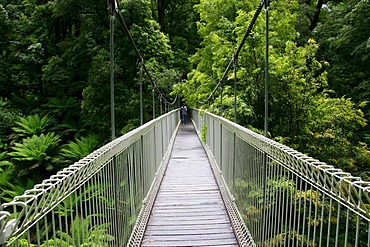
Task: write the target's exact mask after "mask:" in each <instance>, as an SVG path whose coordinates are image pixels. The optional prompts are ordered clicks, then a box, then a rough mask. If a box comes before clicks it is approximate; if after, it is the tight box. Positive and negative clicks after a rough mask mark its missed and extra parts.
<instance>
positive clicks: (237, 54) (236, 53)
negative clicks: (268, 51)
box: [199, 0, 268, 104]
mask: <svg viewBox="0 0 370 247" xmlns="http://www.w3.org/2000/svg"><path fill="white" fill-rule="evenodd" d="M266 1H268V0H266ZM264 4H265V0H261V1H260V2H259V4H258V7H257V9H256V11H255V12H254V15H253V17H252V20H251V22H250V23H249V25H248V27H247V30H246V31H245V32H244V35H243V38H242V40H241V41H240V44H239V46H238V48H237V49H236V51H235V53H234V54H233V56H232V58H231V60H230V62H229V64H228V65H227V67H226V69H225V71H224V73H223V74H222V77H221V79H220V80H219V82H218V83H217V85H216V86H215V88H214V89H213V91H212V92H211V94H210V95H209V96H208V98H207V99H206V100H205V101H204V102H201V101H199V103H201V104H205V103H206V102H208V101H209V100H210V99H211V97H212V96H213V94H214V93H215V92H216V90H217V89H218V88H219V87H220V85H221V84H222V82H223V81H224V79H225V78H226V75H227V73H228V72H229V71H230V69H231V66H232V65H233V63H234V59H237V57H238V56H239V53H240V51H241V49H242V48H243V46H244V44H245V42H246V40H247V38H248V36H249V34H250V32H251V31H252V28H253V26H254V24H255V23H256V21H257V18H258V16H259V14H260V13H261V11H262V9H263V6H264Z"/></svg>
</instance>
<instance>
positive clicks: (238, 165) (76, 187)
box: [0, 0, 370, 247]
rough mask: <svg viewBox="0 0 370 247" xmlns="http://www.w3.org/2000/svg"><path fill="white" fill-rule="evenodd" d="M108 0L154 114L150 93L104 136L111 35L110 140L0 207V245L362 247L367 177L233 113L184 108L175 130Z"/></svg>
mask: <svg viewBox="0 0 370 247" xmlns="http://www.w3.org/2000/svg"><path fill="white" fill-rule="evenodd" d="M109 2H110V14H111V31H112V32H111V34H112V33H113V30H114V18H115V16H116V15H118V16H119V20H120V23H121V24H122V26H123V28H124V30H125V32H126V33H127V35H128V37H129V40H130V42H131V44H132V46H133V48H134V50H135V52H136V54H137V56H138V58H139V61H140V63H139V64H140V77H142V73H144V72H145V73H147V75H148V77H149V79H150V81H151V83H152V85H153V95H154V91H155V90H157V94H158V95H159V96H160V99H161V101H164V103H165V105H166V107H165V113H164V114H163V115H161V116H160V117H158V118H155V117H154V116H155V114H154V109H155V107H154V96H153V120H151V121H150V122H147V123H145V124H144V123H143V118H142V104H141V107H140V108H141V110H140V112H141V114H140V115H141V117H140V118H141V123H142V124H141V126H140V127H139V128H137V129H135V130H133V131H131V132H129V133H127V134H125V135H123V136H121V137H118V138H116V137H115V135H114V133H115V130H114V129H115V128H114V100H113V99H114V70H113V69H114V66H113V64H114V59H113V58H114V52H113V49H114V46H113V35H111V41H112V42H111V58H112V62H111V64H112V71H111V84H112V92H111V96H112V112H111V114H112V141H111V142H110V143H108V144H107V145H105V146H103V147H101V148H99V149H98V150H96V151H94V152H93V153H91V154H89V155H88V156H86V157H85V158H83V159H81V160H80V161H78V162H76V163H74V164H73V165H71V166H69V167H67V168H64V169H63V170H61V171H59V172H58V173H57V174H55V175H53V176H51V177H50V178H48V179H46V180H44V181H43V182H42V183H40V184H37V185H35V186H34V188H32V189H30V190H27V191H26V192H25V193H24V194H23V195H21V196H17V197H15V198H14V199H13V201H11V202H9V203H4V204H2V205H1V206H0V246H42V247H44V246H68V247H69V246H370V206H369V205H370V197H369V192H370V182H367V181H363V180H362V179H361V178H359V177H354V176H352V175H351V174H350V173H347V172H344V171H342V170H340V169H337V168H335V167H333V166H331V165H328V164H326V163H324V162H320V161H319V160H316V159H313V158H311V157H308V156H307V155H305V154H302V153H300V152H298V151H296V150H294V149H292V148H290V147H287V146H284V145H282V144H279V143H277V142H275V141H273V140H271V139H268V138H267V137H265V136H262V135H259V134H257V133H255V132H253V131H251V130H249V129H247V128H244V127H243V126H240V125H238V124H236V123H235V122H236V112H235V116H234V122H231V121H229V120H227V119H225V118H223V117H222V106H221V109H220V113H221V114H220V115H221V116H217V115H214V114H212V113H210V112H205V111H199V110H197V109H192V111H191V112H190V113H191V114H190V116H189V120H190V121H189V123H188V124H187V125H182V124H181V122H180V116H179V115H180V113H179V109H176V107H175V104H176V102H177V101H176V99H175V100H174V101H172V102H171V101H168V100H166V99H165V98H164V96H163V95H162V94H161V92H160V91H159V90H158V89H157V87H156V85H155V82H154V81H153V80H152V78H151V77H150V74H149V72H148V70H147V69H146V67H145V62H144V61H143V59H142V57H141V55H140V52H139V50H138V49H137V47H136V46H135V42H134V41H133V40H132V37H131V36H130V33H129V31H128V28H127V26H126V24H125V23H124V20H123V18H122V16H121V14H120V11H119V9H118V6H117V3H116V2H115V1H113V0H112V1H109ZM263 7H265V12H266V25H268V3H267V2H264V1H261V2H260V4H259V6H258V7H257V10H256V12H255V15H254V16H253V18H252V20H251V23H250V25H249V26H248V28H247V30H246V32H245V35H244V37H243V39H242V41H241V43H240V45H239V47H238V49H237V50H236V52H235V53H234V55H233V57H232V59H231V60H230V63H229V65H228V66H227V69H226V71H225V73H224V74H223V76H222V78H221V80H220V81H219V83H218V84H217V86H216V87H215V89H214V90H213V92H212V94H211V95H210V96H209V97H208V99H207V100H206V101H208V100H209V99H211V98H212V97H213V95H214V93H215V92H216V90H217V89H218V88H221V90H222V83H223V80H224V78H225V77H226V75H227V73H228V72H229V70H230V69H231V67H232V66H233V65H234V71H235V70H236V64H237V57H238V55H239V51H240V49H241V47H242V46H243V44H244V42H245V39H246V38H247V36H248V34H249V32H250V31H251V29H252V27H253V24H254V21H255V20H256V18H257V17H258V15H259V13H260V12H261V10H262V9H263ZM266 30H268V26H266ZM266 36H268V32H267V31H266ZM267 40H268V39H267V38H266V68H265V73H266V76H265V77H266V92H267V88H268V84H267V80H268V42H267ZM267 96H268V94H267V93H266V99H265V104H266V110H265V114H266V116H267V114H268V111H267V102H268V98H267ZM140 98H141V99H142V92H141V96H140ZM221 102H222V93H221ZM203 103H205V102H203ZM167 105H168V106H169V105H172V108H173V110H170V109H169V108H170V107H168V108H167ZM234 105H235V104H234ZM265 119H266V120H265V133H266V132H267V117H265Z"/></svg>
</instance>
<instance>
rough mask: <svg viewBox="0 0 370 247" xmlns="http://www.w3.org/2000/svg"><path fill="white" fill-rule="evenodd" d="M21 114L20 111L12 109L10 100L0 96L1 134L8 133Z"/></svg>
mask: <svg viewBox="0 0 370 247" xmlns="http://www.w3.org/2000/svg"><path fill="white" fill-rule="evenodd" d="M19 116H20V112H19V111H18V110H16V109H12V108H11V107H10V105H9V101H8V100H3V99H1V98H0V135H3V134H5V133H7V132H8V131H9V130H10V127H12V126H13V123H14V122H15V121H16V120H17V119H18V118H19Z"/></svg>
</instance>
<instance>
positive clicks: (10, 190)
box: [0, 169, 35, 202]
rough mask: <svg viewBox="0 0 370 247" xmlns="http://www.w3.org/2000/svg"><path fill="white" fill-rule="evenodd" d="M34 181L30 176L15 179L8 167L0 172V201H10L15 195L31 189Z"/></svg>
mask: <svg viewBox="0 0 370 247" xmlns="http://www.w3.org/2000/svg"><path fill="white" fill-rule="evenodd" d="M34 185H35V181H34V180H33V179H31V178H25V179H16V177H15V174H13V172H12V171H11V170H10V169H7V170H4V171H3V172H0V189H1V193H0V201H4V202H11V201H12V200H13V198H14V197H15V196H20V195H22V194H23V193H24V192H25V191H26V190H27V189H31V188H32V187H33V186H34Z"/></svg>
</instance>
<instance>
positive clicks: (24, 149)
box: [9, 132, 60, 175]
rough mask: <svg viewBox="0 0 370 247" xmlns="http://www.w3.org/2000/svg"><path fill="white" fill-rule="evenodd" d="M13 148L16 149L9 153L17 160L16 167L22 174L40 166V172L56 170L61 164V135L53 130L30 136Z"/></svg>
mask: <svg viewBox="0 0 370 247" xmlns="http://www.w3.org/2000/svg"><path fill="white" fill-rule="evenodd" d="M12 148H13V150H14V151H13V152H10V153H9V155H10V156H11V157H13V160H15V161H16V162H15V165H16V168H17V169H18V170H20V171H21V172H22V174H21V175H23V173H27V171H29V170H33V169H36V168H40V169H41V170H40V172H42V171H44V170H48V171H50V170H54V169H55V168H57V166H58V164H59V165H60V158H59V151H60V146H59V136H58V135H55V134H54V133H52V132H51V133H48V134H46V135H44V134H41V135H40V136H37V135H33V136H32V137H28V138H26V139H24V140H23V141H22V143H15V144H14V147H12Z"/></svg>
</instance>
